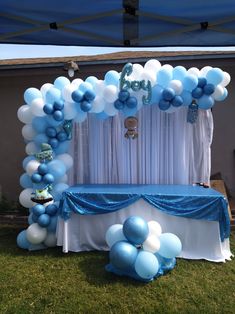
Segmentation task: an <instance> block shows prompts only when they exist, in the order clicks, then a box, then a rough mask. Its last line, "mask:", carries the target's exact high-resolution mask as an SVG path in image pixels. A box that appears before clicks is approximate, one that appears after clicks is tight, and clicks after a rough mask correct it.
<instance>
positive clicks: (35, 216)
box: [31, 213, 39, 222]
mask: <svg viewBox="0 0 235 314" xmlns="http://www.w3.org/2000/svg"><path fill="white" fill-rule="evenodd" d="M38 217H39V216H38V215H35V214H33V213H32V217H31V218H32V221H33V222H38Z"/></svg>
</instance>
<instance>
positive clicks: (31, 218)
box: [28, 213, 34, 225]
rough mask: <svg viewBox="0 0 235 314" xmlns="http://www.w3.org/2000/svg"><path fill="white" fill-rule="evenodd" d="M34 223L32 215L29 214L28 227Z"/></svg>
mask: <svg viewBox="0 0 235 314" xmlns="http://www.w3.org/2000/svg"><path fill="white" fill-rule="evenodd" d="M33 223H34V220H33V213H30V214H29V216H28V224H29V225H32V224H33Z"/></svg>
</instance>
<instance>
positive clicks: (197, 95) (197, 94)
mask: <svg viewBox="0 0 235 314" xmlns="http://www.w3.org/2000/svg"><path fill="white" fill-rule="evenodd" d="M202 95H203V89H202V87H198V86H197V87H196V88H195V89H194V90H193V91H192V97H193V98H195V99H198V98H200V97H201V96H202Z"/></svg>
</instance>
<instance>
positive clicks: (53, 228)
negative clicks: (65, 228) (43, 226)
mask: <svg viewBox="0 0 235 314" xmlns="http://www.w3.org/2000/svg"><path fill="white" fill-rule="evenodd" d="M57 220H58V216H53V217H51V220H50V223H49V225H48V226H47V230H48V231H49V232H55V231H56V226H57Z"/></svg>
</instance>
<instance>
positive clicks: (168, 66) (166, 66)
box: [162, 64, 173, 72]
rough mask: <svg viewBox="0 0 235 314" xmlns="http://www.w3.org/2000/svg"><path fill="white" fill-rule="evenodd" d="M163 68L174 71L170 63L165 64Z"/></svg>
mask: <svg viewBox="0 0 235 314" xmlns="http://www.w3.org/2000/svg"><path fill="white" fill-rule="evenodd" d="M162 69H166V70H167V71H170V72H172V71H173V66H172V65H170V64H164V65H163V66H162Z"/></svg>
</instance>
